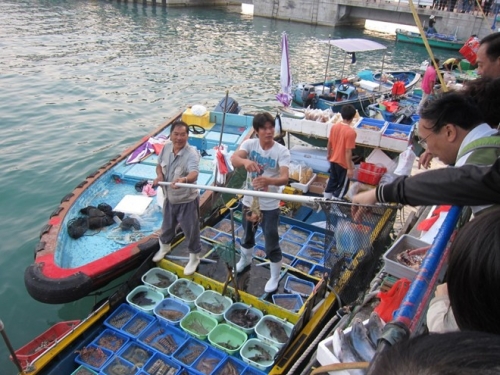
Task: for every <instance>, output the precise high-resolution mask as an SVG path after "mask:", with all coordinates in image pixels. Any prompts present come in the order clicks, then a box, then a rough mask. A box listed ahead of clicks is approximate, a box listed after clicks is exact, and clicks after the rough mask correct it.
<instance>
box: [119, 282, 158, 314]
mask: <svg viewBox="0 0 500 375" xmlns="http://www.w3.org/2000/svg"><path fill="white" fill-rule="evenodd" d="M139 298H144V299H145V302H146V301H147V302H149V301H151V303H148V304H144V305H142V306H141V305H139V302H138V299H139ZM163 298H165V296H164V295H163V293H160V292H159V291H158V290H157V289H153V288H151V287H149V286H146V285H139V286H138V287H136V288H134V290H132V291H131V292H130V293H129V294H128V295H127V302H128V303H129V304H130V306H132V307H134V308H136V309H137V310H139V311H142V312H145V313H146V314H151V315H153V310H154V309H155V307H156V305H158V304H159V303H160V302H161V301H162V300H163ZM134 299H135V300H134Z"/></svg>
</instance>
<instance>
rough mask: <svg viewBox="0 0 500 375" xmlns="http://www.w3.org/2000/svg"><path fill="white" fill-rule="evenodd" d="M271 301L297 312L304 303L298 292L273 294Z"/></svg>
mask: <svg viewBox="0 0 500 375" xmlns="http://www.w3.org/2000/svg"><path fill="white" fill-rule="evenodd" d="M273 303H274V304H275V305H278V306H280V307H282V308H284V309H285V310H288V311H293V312H297V311H299V310H300V308H301V307H302V305H303V304H304V300H303V299H302V297H301V296H300V295H298V294H295V293H293V294H273Z"/></svg>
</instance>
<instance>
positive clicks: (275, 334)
mask: <svg viewBox="0 0 500 375" xmlns="http://www.w3.org/2000/svg"><path fill="white" fill-rule="evenodd" d="M265 323H266V327H267V328H268V329H269V334H270V335H271V337H272V338H274V339H275V340H276V341H278V342H279V343H281V344H284V343H285V342H287V341H288V339H289V337H288V334H287V333H286V331H285V328H283V326H282V325H281V324H280V323H278V322H275V321H274V320H269V319H268V320H266V321H265Z"/></svg>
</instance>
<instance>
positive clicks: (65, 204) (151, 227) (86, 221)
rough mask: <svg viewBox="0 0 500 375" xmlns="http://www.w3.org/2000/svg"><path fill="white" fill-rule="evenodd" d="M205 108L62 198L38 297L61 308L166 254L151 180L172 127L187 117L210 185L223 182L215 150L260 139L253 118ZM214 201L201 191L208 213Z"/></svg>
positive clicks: (41, 260)
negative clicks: (160, 240)
mask: <svg viewBox="0 0 500 375" xmlns="http://www.w3.org/2000/svg"><path fill="white" fill-rule="evenodd" d="M223 100H224V99H223ZM226 100H227V98H226ZM198 107H199V106H198ZM235 107H237V106H235ZM198 109H199V110H201V111H202V112H203V113H202V112H198V113H195V106H193V107H190V108H187V109H186V110H184V111H182V112H179V113H178V114H176V115H174V116H173V117H172V118H171V119H170V120H168V121H166V122H165V123H163V124H162V125H160V126H159V127H158V128H156V129H155V130H154V131H152V132H151V133H149V134H148V135H146V136H145V137H143V138H141V139H140V140H139V141H138V142H137V143H135V144H134V145H133V146H131V147H129V148H128V149H126V150H125V151H124V152H122V153H121V154H120V155H118V156H116V157H115V158H113V159H111V160H110V161H109V162H107V163H106V164H104V165H103V166H101V167H100V168H98V169H97V170H96V171H95V172H93V173H91V174H90V175H88V176H87V177H86V178H85V179H84V180H83V181H82V182H81V183H80V184H79V185H78V186H77V187H76V188H75V189H74V190H73V191H72V192H71V193H69V194H68V195H66V196H64V197H63V198H62V200H61V203H60V204H59V205H58V207H57V208H56V209H55V210H54V211H53V212H52V214H51V215H50V218H49V220H48V222H47V223H46V224H45V226H44V227H43V228H42V230H41V236H40V241H39V242H38V244H37V245H36V248H35V260H34V262H33V263H32V264H31V265H29V266H28V267H27V269H26V271H25V275H24V281H25V285H26V289H27V290H28V292H29V294H30V295H31V296H32V297H33V298H34V299H36V300H38V301H41V302H44V303H54V304H56V303H57V304H59V303H67V302H71V301H75V300H78V299H80V298H82V297H85V296H87V295H88V294H89V293H91V292H93V291H95V290H97V289H99V288H101V287H103V286H104V285H106V284H107V283H109V282H110V281H112V280H114V279H115V278H117V277H118V276H120V275H122V274H124V273H125V272H128V271H130V270H131V269H133V268H134V267H137V265H138V264H140V263H141V262H142V261H143V260H144V259H146V258H147V257H148V256H149V255H150V254H151V253H152V252H155V251H157V250H158V248H159V246H158V233H157V230H158V229H159V228H160V227H161V221H162V214H161V199H159V197H157V196H156V195H155V193H156V192H155V191H154V190H153V189H151V185H150V182H152V181H153V180H154V179H155V178H156V172H155V168H156V164H157V161H158V154H157V153H158V150H159V149H160V148H161V147H162V145H163V144H164V143H165V142H166V141H167V139H168V136H169V134H170V127H171V125H172V123H174V122H175V121H177V120H181V119H182V120H183V121H185V122H186V123H187V124H189V129H190V134H189V144H190V145H192V146H195V147H196V148H197V149H198V151H199V152H200V155H201V158H200V173H199V176H198V182H199V183H201V184H203V185H211V184H213V183H214V181H215V179H216V175H215V163H214V159H215V154H216V150H214V147H217V146H219V145H220V144H221V143H222V144H223V145H225V146H226V147H227V148H226V150H227V151H232V150H235V149H236V148H237V147H238V145H239V144H240V143H241V142H242V141H243V140H245V139H247V138H249V137H250V136H251V135H252V134H253V129H252V119H253V117H252V116H245V115H239V114H235V113H225V112H216V111H206V109H204V108H198ZM155 150H156V151H155ZM219 176H220V175H219ZM214 201H215V199H214V194H213V193H212V192H211V191H208V190H203V191H201V195H200V209H201V213H202V215H205V214H209V213H210V210H212V209H215V207H214V206H213V202H214Z"/></svg>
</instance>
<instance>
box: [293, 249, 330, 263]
mask: <svg viewBox="0 0 500 375" xmlns="http://www.w3.org/2000/svg"><path fill="white" fill-rule="evenodd" d="M297 256H298V257H301V258H305V259H310V260H312V261H313V262H315V263H318V264H324V260H325V252H324V250H323V249H320V248H319V247H315V246H312V245H310V244H308V245H305V246H304V247H303V248H302V249H301V250H300V251H299V253H298V254H297Z"/></svg>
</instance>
